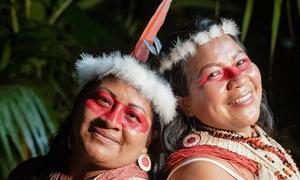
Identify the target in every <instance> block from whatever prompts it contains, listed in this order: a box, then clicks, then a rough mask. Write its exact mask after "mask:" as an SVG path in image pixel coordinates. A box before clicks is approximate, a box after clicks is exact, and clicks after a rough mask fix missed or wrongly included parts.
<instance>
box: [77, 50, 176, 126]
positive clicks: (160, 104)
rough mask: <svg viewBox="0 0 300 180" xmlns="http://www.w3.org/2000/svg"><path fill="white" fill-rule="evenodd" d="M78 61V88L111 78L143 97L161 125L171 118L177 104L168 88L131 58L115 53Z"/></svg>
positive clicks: (163, 82)
mask: <svg viewBox="0 0 300 180" xmlns="http://www.w3.org/2000/svg"><path fill="white" fill-rule="evenodd" d="M81 57H82V59H80V60H77V63H76V68H77V73H78V81H79V85H80V87H83V86H84V85H85V84H86V83H87V82H89V81H90V80H92V79H95V78H98V79H103V78H104V77H106V76H108V75H113V76H115V77H116V78H118V79H120V80H122V81H124V82H126V83H128V84H129V85H131V86H133V87H134V88H136V89H137V90H138V91H139V92H140V93H141V94H142V95H144V96H145V97H146V98H147V99H148V100H149V101H150V102H151V104H152V105H153V109H154V111H155V112H156V113H157V114H158V115H159V117H160V119H161V123H162V124H168V123H169V122H170V121H172V120H173V118H174V117H175V115H176V106H177V104H176V98H175V96H174V94H173V92H172V89H171V87H170V85H169V84H168V83H167V82H166V81H164V80H163V79H162V78H160V77H159V76H158V75H157V74H156V73H155V72H154V71H151V70H150V69H148V68H147V67H146V66H145V65H144V64H141V63H140V62H138V61H137V60H136V59H135V58H133V57H131V56H127V55H125V56H122V55H121V54H120V53H118V52H115V53H111V54H108V55H106V54H104V55H102V56H100V57H93V56H91V55H88V54H83V55H82V56H81Z"/></svg>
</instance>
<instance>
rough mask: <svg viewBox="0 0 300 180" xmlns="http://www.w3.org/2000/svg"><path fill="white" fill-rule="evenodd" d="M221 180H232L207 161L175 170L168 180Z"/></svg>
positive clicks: (220, 169)
mask: <svg viewBox="0 0 300 180" xmlns="http://www.w3.org/2000/svg"><path fill="white" fill-rule="evenodd" d="M182 179H185V180H198V179H204V180H205V179H209V180H210V179H212V180H213V179H223V180H234V179H235V178H233V177H232V176H231V175H230V174H229V173H227V172H226V171H224V170H223V169H222V168H220V167H219V166H217V165H216V164H214V163H211V162H209V161H194V162H191V163H189V164H186V165H184V166H182V167H180V168H179V169H177V170H176V171H175V172H174V173H173V174H172V175H171V177H170V178H169V180H182Z"/></svg>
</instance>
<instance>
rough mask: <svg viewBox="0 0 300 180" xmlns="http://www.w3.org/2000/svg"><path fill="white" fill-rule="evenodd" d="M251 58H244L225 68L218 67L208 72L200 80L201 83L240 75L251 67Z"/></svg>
mask: <svg viewBox="0 0 300 180" xmlns="http://www.w3.org/2000/svg"><path fill="white" fill-rule="evenodd" d="M249 64H250V59H249V58H248V57H247V58H244V59H242V60H239V61H238V62H236V63H234V64H233V65H231V66H228V67H225V68H223V69H218V70H216V71H214V72H212V73H211V72H210V73H206V74H205V75H204V76H203V77H202V78H201V79H200V80H199V81H198V83H199V85H203V84H205V83H206V82H207V81H222V80H229V79H232V78H235V77H237V76H239V75H240V74H241V73H242V72H243V71H244V70H246V69H247V68H248V67H249Z"/></svg>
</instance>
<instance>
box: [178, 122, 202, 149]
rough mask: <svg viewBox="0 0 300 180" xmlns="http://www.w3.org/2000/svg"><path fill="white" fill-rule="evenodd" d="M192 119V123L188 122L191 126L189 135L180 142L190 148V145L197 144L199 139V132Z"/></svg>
mask: <svg viewBox="0 0 300 180" xmlns="http://www.w3.org/2000/svg"><path fill="white" fill-rule="evenodd" d="M192 121H193V124H191V123H189V124H190V126H191V128H192V132H191V133H190V134H189V135H187V136H186V137H185V138H184V139H183V142H182V144H183V146H184V147H186V148H190V147H193V146H195V145H197V144H198V143H199V142H200V140H201V136H200V134H199V133H198V132H197V130H196V129H195V119H193V120H192ZM188 122H191V121H188Z"/></svg>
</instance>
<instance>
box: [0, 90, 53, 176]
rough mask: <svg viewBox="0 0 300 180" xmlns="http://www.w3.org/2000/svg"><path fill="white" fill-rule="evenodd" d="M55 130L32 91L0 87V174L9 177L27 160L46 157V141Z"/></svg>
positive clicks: (43, 105)
mask: <svg viewBox="0 0 300 180" xmlns="http://www.w3.org/2000/svg"><path fill="white" fill-rule="evenodd" d="M56 128H57V124H56V121H55V120H54V119H53V118H51V116H50V113H49V110H48V108H46V105H45V103H44V102H43V100H42V98H41V97H40V95H39V94H38V93H37V92H35V91H34V90H33V89H32V88H30V87H27V86H23V85H6V86H0V152H1V157H0V158H1V162H0V164H1V165H0V169H1V173H8V172H9V171H10V170H12V169H13V168H14V167H15V166H16V165H17V164H18V163H19V162H20V161H23V160H25V159H28V158H29V157H34V156H37V155H42V154H45V153H46V152H47V145H48V137H49V135H52V134H53V133H54V132H55V130H56ZM6 175H7V174H6ZM4 177H5V176H4Z"/></svg>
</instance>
